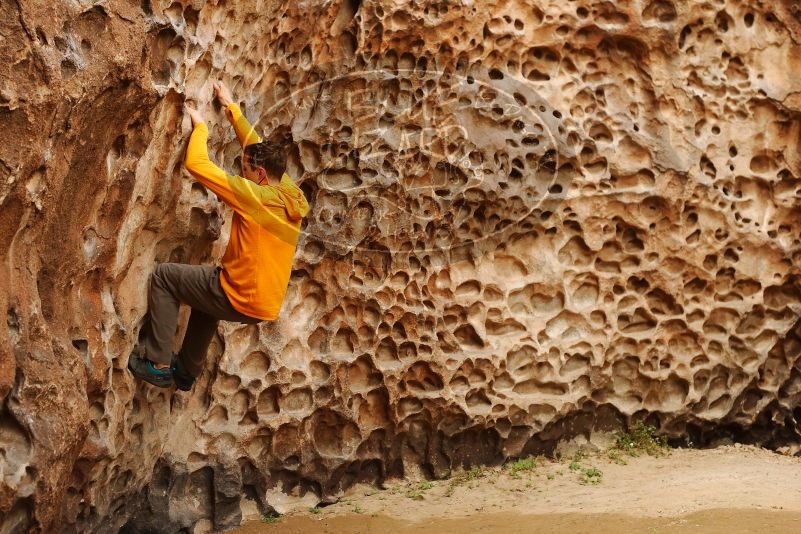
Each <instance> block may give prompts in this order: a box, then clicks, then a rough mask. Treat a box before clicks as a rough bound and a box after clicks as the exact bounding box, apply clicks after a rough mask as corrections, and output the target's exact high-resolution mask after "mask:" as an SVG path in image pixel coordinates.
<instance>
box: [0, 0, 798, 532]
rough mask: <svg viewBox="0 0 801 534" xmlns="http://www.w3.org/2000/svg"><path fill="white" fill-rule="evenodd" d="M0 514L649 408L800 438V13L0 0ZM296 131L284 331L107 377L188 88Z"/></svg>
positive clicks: (215, 500) (746, 0)
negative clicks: (166, 384) (293, 251)
mask: <svg viewBox="0 0 801 534" xmlns="http://www.w3.org/2000/svg"><path fill="white" fill-rule="evenodd" d="M0 35H2V37H0V50H1V51H2V62H0V80H1V83H0V176H1V179H0V255H2V263H1V264H0V304H1V305H2V308H3V310H4V313H5V314H6V319H5V325H6V327H5V328H2V329H0V351H2V352H0V401H1V402H0V532H3V533H12V532H13V533H17V532H28V531H33V532H37V531H38V532H62V531H63V532H74V531H81V532H88V531H97V532H113V531H116V530H118V529H121V528H122V529H123V531H126V532H142V531H146V530H148V529H149V531H154V532H162V531H163V532H176V531H179V530H181V529H184V531H186V532H192V531H193V530H194V531H197V530H202V529H204V528H212V527H213V528H225V527H230V526H232V525H236V524H238V523H239V521H240V519H241V517H242V516H243V514H249V513H253V512H256V511H261V512H264V511H269V510H272V509H277V510H284V509H286V508H288V507H291V506H292V505H293V503H294V504H295V505H297V504H298V503H305V505H306V506H310V505H313V504H316V503H318V502H320V501H331V500H332V499H336V498H337V496H338V495H340V494H341V492H342V491H343V489H345V488H347V487H348V486H350V485H352V484H354V483H356V482H366V483H371V484H380V483H381V482H382V481H383V480H384V479H385V478H386V477H388V476H393V475H401V474H406V475H415V476H425V477H442V476H445V475H447V474H448V473H449V472H450V470H451V469H453V468H455V467H457V466H465V465H470V464H473V463H494V462H498V461H501V460H503V459H504V458H507V457H512V456H516V455H525V454H534V453H548V452H550V451H552V450H553V449H554V447H555V446H556V444H557V443H558V442H559V441H560V440H565V439H572V438H581V437H584V438H586V437H588V435H589V433H590V432H593V431H607V430H613V429H616V428H620V427H621V426H622V425H625V424H627V423H628V422H630V421H631V420H632V418H645V417H647V418H648V421H649V422H652V423H653V424H656V425H658V426H659V428H660V430H661V431H662V432H663V433H665V434H666V435H668V436H671V437H673V438H677V439H685V438H690V439H693V440H694V441H695V442H696V443H703V442H704V440H706V439H709V437H710V436H715V435H726V434H728V435H734V436H737V437H739V438H741V439H746V440H751V441H754V442H758V443H762V444H765V445H767V446H771V447H788V448H789V450H793V451H796V450H797V448H798V445H797V444H798V436H799V430H801V428H800V427H799V425H800V424H801V408H799V402H800V401H801V363H800V362H801V359H800V355H801V337H799V334H798V331H797V330H796V324H797V321H798V319H799V317H800V316H801V292H799V288H798V286H797V279H798V272H799V271H798V265H799V263H800V262H801V257H800V256H801V254H800V253H801V242H800V241H799V235H800V233H801V210H799V202H798V198H799V188H801V76H799V73H801V2H798V1H797V0H782V1H776V2H767V1H758V0H708V1H688V0H685V1H677V0H632V1H627V2H609V1H585V0H560V1H556V0H536V1H523V0H497V1H491V0H486V1H484V0H461V1H456V0H453V1H448V2H446V1H439V2H400V1H397V0H394V1H393V0H384V1H368V0H365V1H361V2H360V1H359V0H330V1H312V0H298V1H294V2H278V1H273V0H236V1H234V0H212V1H208V2H206V1H202V0H183V1H176V2H171V1H169V0H141V1H139V0H136V1H134V0H127V1H124V0H105V1H91V0H70V1H65V2H41V1H37V0H10V1H4V2H2V3H0ZM217 79H222V80H223V81H225V82H226V83H227V84H228V85H229V86H230V87H231V88H232V90H233V93H234V95H235V97H236V99H237V100H238V101H239V102H241V104H242V106H243V109H244V110H245V113H246V115H247V116H248V117H249V118H250V119H251V120H252V121H255V123H256V125H257V127H258V129H259V130H260V131H262V132H265V133H269V132H270V131H271V130H272V129H273V128H275V127H277V126H279V125H288V126H290V127H291V128H292V132H293V138H294V145H293V146H294V148H293V151H292V154H291V157H290V167H289V172H290V174H291V175H292V176H294V177H295V178H296V179H298V180H299V181H300V182H301V183H302V187H303V189H304V191H305V192H306V194H307V196H308V198H309V201H310V203H311V205H312V212H311V214H310V217H309V218H308V220H307V221H306V223H305V226H304V231H303V236H302V239H301V242H300V245H299V248H298V254H297V257H296V261H295V271H294V275H293V279H292V281H291V284H290V288H289V291H288V294H287V299H286V301H285V303H284V307H283V311H282V315H281V318H280V320H278V321H275V322H274V323H263V324H261V325H258V326H245V325H235V324H225V323H223V324H221V326H220V329H219V336H218V337H217V338H216V339H215V341H214V342H213V344H212V347H211V348H210V350H209V357H208V364H207V367H206V369H205V370H204V372H203V374H202V375H201V377H200V378H199V380H198V383H196V385H195V388H194V390H193V391H192V392H191V394H182V393H176V392H174V391H172V390H169V391H165V390H159V389H156V388H153V387H150V386H148V385H145V384H142V383H139V382H136V381H134V380H133V379H132V378H131V376H130V375H129V373H128V372H127V370H126V363H127V358H128V355H129V353H130V351H131V349H132V347H133V346H134V344H135V343H136V342H137V337H138V335H139V332H140V331H141V328H142V322H143V318H144V317H145V315H146V297H147V282H148V277H149V275H150V273H151V272H152V270H153V267H154V265H155V264H156V263H157V262H165V261H178V262H188V263H214V262H215V261H217V260H218V259H219V257H220V256H221V253H222V251H223V250H224V246H225V243H226V240H227V237H226V233H227V230H228V227H229V224H228V223H226V222H225V221H226V218H227V217H229V216H230V214H229V213H228V211H227V209H226V208H225V207H224V206H223V205H222V204H221V203H220V202H219V201H218V200H217V199H216V197H215V196H214V195H213V194H210V193H208V192H207V191H205V190H204V188H203V187H201V186H199V185H197V184H194V183H193V181H192V180H191V178H190V177H189V176H188V174H187V173H186V172H185V171H184V170H183V168H182V159H183V155H184V149H185V146H186V142H187V139H188V134H189V131H190V126H189V120H188V118H187V117H186V116H185V114H184V112H183V105H184V103H192V104H194V105H198V106H200V109H201V111H202V112H204V113H205V114H206V116H207V117H208V119H209V122H210V131H211V136H210V152H211V156H212V159H214V160H215V161H216V162H218V164H220V165H221V166H223V167H225V168H227V169H229V170H230V171H232V172H233V171H236V170H237V169H238V162H239V161H238V158H239V157H240V152H241V150H240V148H239V147H238V145H237V143H236V140H235V138H234V135H233V132H232V130H231V128H230V127H229V126H228V124H227V123H226V121H225V118H224V117H223V115H222V113H221V112H220V110H219V108H218V107H217V106H216V105H214V104H212V97H213V94H212V83H213V82H214V81H215V80H217Z"/></svg>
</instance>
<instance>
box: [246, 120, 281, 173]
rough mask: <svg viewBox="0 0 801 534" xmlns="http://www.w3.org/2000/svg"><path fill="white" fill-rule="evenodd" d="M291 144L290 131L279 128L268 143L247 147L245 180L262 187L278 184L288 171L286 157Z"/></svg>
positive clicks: (263, 142)
mask: <svg viewBox="0 0 801 534" xmlns="http://www.w3.org/2000/svg"><path fill="white" fill-rule="evenodd" d="M291 143H292V134H291V132H290V131H289V129H288V128H281V127H279V128H277V129H276V130H275V131H273V133H272V134H271V135H270V138H269V139H267V140H266V141H262V142H261V143H254V144H252V145H248V146H246V147H245V153H244V154H243V155H242V171H243V172H244V174H245V178H247V179H248V180H250V181H252V182H255V183H257V184H258V183H261V184H262V185H264V184H265V183H272V184H278V183H279V182H280V181H281V176H282V175H283V174H284V172H285V171H286V156H287V151H288V150H289V145H290V144H291Z"/></svg>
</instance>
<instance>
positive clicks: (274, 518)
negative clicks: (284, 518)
mask: <svg viewBox="0 0 801 534" xmlns="http://www.w3.org/2000/svg"><path fill="white" fill-rule="evenodd" d="M279 519H281V516H280V515H279V514H277V513H275V512H270V513H268V514H264V515H263V516H261V520H262V521H263V522H265V523H267V524H269V525H272V524H273V523H278V520H279Z"/></svg>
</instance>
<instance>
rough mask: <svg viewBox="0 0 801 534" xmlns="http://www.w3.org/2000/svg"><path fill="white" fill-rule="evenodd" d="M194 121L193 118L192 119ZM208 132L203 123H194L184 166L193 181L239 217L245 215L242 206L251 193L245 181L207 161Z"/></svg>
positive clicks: (246, 202)
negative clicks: (211, 192) (215, 196)
mask: <svg viewBox="0 0 801 534" xmlns="http://www.w3.org/2000/svg"><path fill="white" fill-rule="evenodd" d="M193 121H194V118H193ZM208 137H209V130H208V127H207V126H206V124H205V123H203V122H196V123H195V127H194V130H193V131H192V136H191V137H190V138H189V147H188V148H187V150H186V159H185V161H184V165H185V166H186V170H188V171H189V173H190V174H191V175H192V176H194V177H195V179H196V180H197V181H198V182H200V183H201V184H203V185H204V186H206V187H207V188H209V189H210V190H212V191H213V192H214V193H215V194H216V195H217V196H218V197H219V198H220V200H222V201H223V202H225V203H226V204H228V205H229V206H231V208H233V209H234V211H236V212H237V213H239V214H240V215H246V210H245V209H244V204H249V202H248V198H249V197H252V196H253V192H252V190H251V188H250V187H248V184H246V183H245V182H246V180H245V179H244V178H242V177H240V176H231V175H229V174H227V173H226V172H225V171H224V170H222V169H221V168H219V167H218V166H216V165H215V164H214V163H212V162H211V160H209V156H208V151H207V149H206V143H207V142H208Z"/></svg>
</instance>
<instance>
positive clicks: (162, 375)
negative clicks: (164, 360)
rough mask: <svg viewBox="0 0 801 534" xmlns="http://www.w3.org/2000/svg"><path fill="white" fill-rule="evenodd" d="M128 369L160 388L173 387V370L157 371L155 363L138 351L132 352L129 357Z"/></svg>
mask: <svg viewBox="0 0 801 534" xmlns="http://www.w3.org/2000/svg"><path fill="white" fill-rule="evenodd" d="M128 369H130V370H131V373H133V375H134V376H135V377H137V378H141V379H142V380H144V381H145V382H148V383H150V384H153V385H154V386H158V387H160V388H168V387H170V386H172V383H173V382H172V368H166V369H156V368H155V367H154V366H153V362H151V361H150V360H148V359H145V358H143V357H142V355H141V354H139V353H137V352H136V351H134V352H132V353H131V355H130V356H129V357H128Z"/></svg>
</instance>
